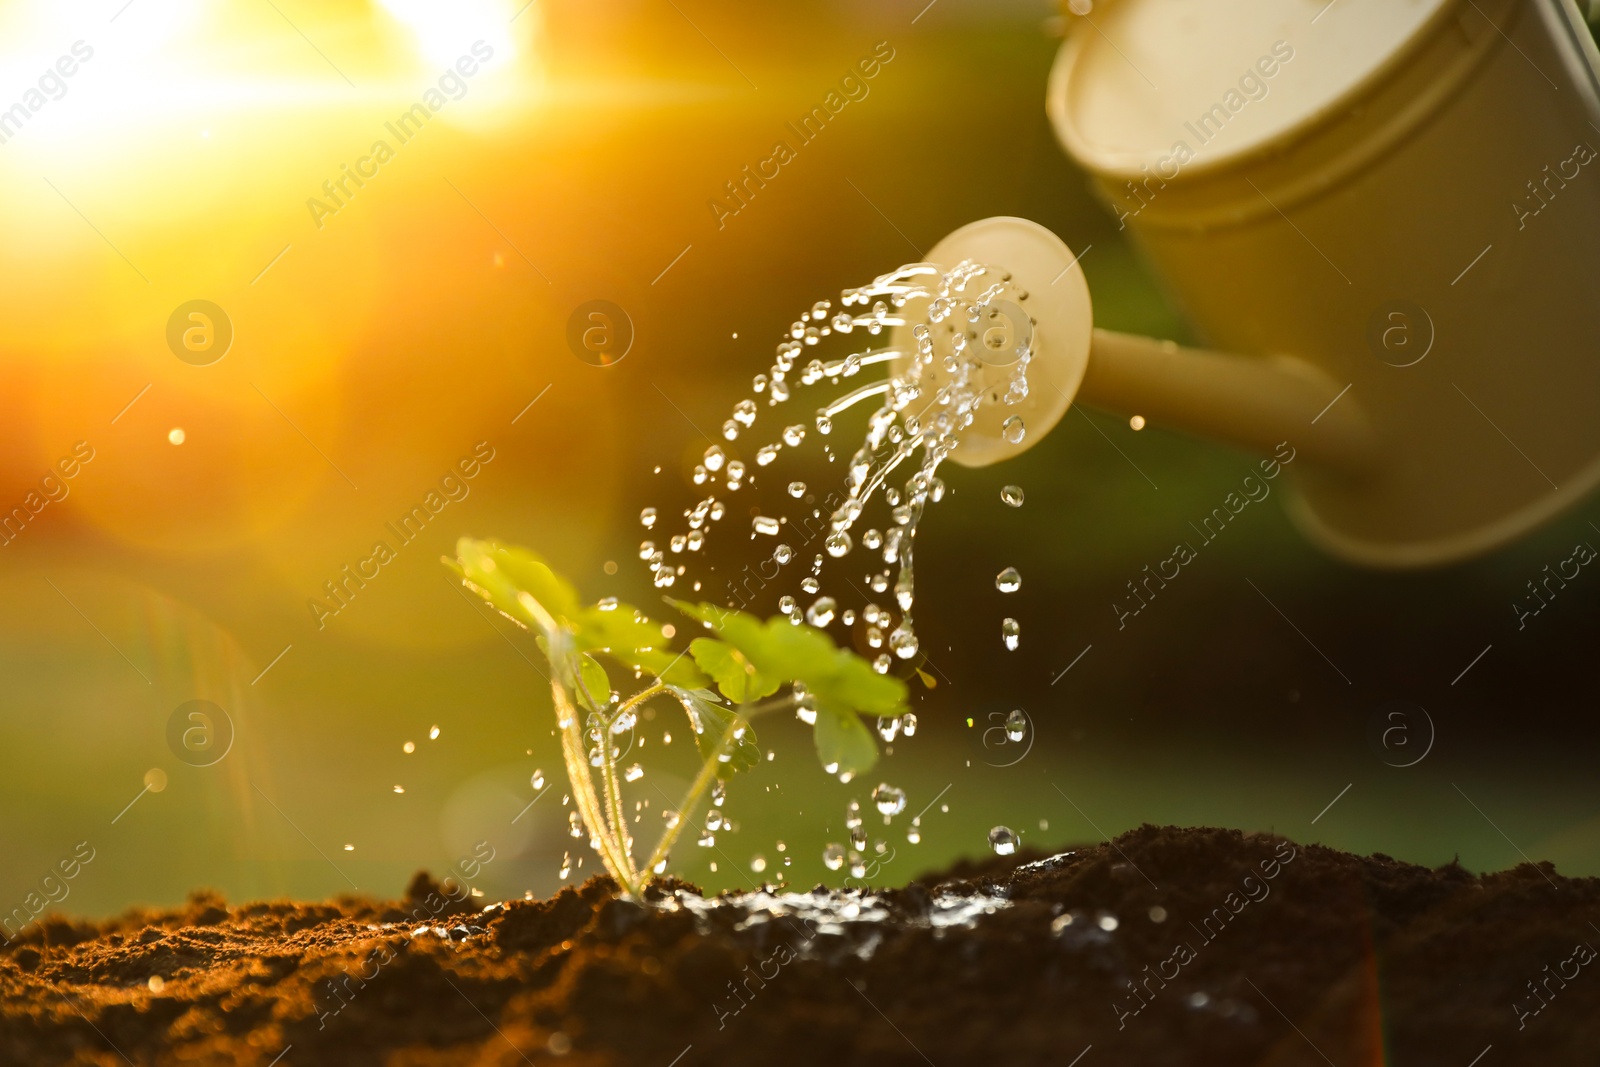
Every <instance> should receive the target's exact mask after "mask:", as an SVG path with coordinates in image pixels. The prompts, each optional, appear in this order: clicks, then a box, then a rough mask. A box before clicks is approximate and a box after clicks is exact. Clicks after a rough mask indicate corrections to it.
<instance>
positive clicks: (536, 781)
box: [528, 771, 544, 790]
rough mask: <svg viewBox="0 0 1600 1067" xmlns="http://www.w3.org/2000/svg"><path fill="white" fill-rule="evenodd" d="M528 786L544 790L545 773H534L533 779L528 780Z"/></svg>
mask: <svg viewBox="0 0 1600 1067" xmlns="http://www.w3.org/2000/svg"><path fill="white" fill-rule="evenodd" d="M528 784H529V785H531V786H533V788H534V789H535V790H539V789H543V788H544V772H543V771H534V772H533V777H532V778H529V779H528Z"/></svg>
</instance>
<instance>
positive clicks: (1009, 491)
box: [1000, 485, 1022, 508]
mask: <svg viewBox="0 0 1600 1067" xmlns="http://www.w3.org/2000/svg"><path fill="white" fill-rule="evenodd" d="M1000 499H1001V500H1004V501H1005V502H1006V503H1007V504H1010V505H1011V506H1012V507H1014V508H1020V507H1021V506H1022V486H1020V485H1008V486H1006V487H1004V488H1003V489H1001V490H1000Z"/></svg>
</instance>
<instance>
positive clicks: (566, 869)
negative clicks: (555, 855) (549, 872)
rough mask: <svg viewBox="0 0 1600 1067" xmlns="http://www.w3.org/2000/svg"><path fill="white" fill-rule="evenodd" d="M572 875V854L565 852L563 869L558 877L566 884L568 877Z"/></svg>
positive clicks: (562, 862)
mask: <svg viewBox="0 0 1600 1067" xmlns="http://www.w3.org/2000/svg"><path fill="white" fill-rule="evenodd" d="M571 873H572V853H570V852H563V853H562V854H561V869H560V870H559V871H557V872H556V877H558V878H560V879H561V880H562V881H563V882H565V881H566V880H567V875H569V874H571Z"/></svg>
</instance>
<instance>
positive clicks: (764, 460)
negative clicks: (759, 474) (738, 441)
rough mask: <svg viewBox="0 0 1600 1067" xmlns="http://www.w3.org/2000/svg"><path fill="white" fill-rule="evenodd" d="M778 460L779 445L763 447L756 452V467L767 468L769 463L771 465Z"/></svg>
mask: <svg viewBox="0 0 1600 1067" xmlns="http://www.w3.org/2000/svg"><path fill="white" fill-rule="evenodd" d="M777 458H778V446H777V445H763V446H762V447H761V448H760V449H758V450H757V451H756V465H757V466H758V467H765V466H767V465H768V464H769V463H771V462H772V461H773V460H775V459H777Z"/></svg>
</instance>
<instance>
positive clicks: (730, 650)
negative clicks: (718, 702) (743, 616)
mask: <svg viewBox="0 0 1600 1067" xmlns="http://www.w3.org/2000/svg"><path fill="white" fill-rule="evenodd" d="M689 655H691V656H693V657H694V661H695V663H696V664H698V665H699V667H700V669H701V670H703V671H705V672H706V673H707V674H709V675H710V676H711V678H712V680H713V681H715V682H716V683H717V688H718V689H720V690H721V691H722V695H723V696H725V697H727V698H728V699H729V700H731V701H733V702H734V703H735V704H749V703H751V702H752V701H756V700H760V699H761V698H762V697H768V696H771V695H772V694H773V693H776V692H777V691H778V687H779V686H781V685H782V684H783V679H781V678H778V677H775V676H771V675H767V674H763V673H761V672H760V671H758V670H756V668H755V666H754V665H753V664H752V663H751V662H750V661H749V660H748V659H746V658H745V656H744V654H743V653H741V652H740V651H739V650H738V649H737V648H735V647H733V646H732V645H730V644H728V643H727V642H726V641H718V640H717V639H716V638H714V637H697V638H695V639H694V640H693V641H691V642H689Z"/></svg>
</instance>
